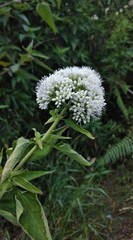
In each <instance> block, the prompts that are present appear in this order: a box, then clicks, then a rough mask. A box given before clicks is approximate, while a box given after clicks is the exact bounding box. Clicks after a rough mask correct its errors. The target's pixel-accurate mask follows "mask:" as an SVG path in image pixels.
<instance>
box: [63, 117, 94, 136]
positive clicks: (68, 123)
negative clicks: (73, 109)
mask: <svg viewBox="0 0 133 240" xmlns="http://www.w3.org/2000/svg"><path fill="white" fill-rule="evenodd" d="M64 121H65V123H66V124H67V125H68V126H69V127H71V128H73V129H74V130H76V131H77V132H80V133H82V134H84V135H86V136H87V137H88V138H91V139H94V137H93V136H92V134H91V133H90V132H88V131H87V130H86V129H84V128H82V127H81V126H79V125H78V124H76V123H75V122H74V121H73V120H71V119H65V120H64Z"/></svg>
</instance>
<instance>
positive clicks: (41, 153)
mask: <svg viewBox="0 0 133 240" xmlns="http://www.w3.org/2000/svg"><path fill="white" fill-rule="evenodd" d="M52 148H53V145H52V144H49V143H46V142H45V143H44V144H43V149H40V148H39V149H37V150H36V151H35V152H34V153H33V154H32V156H31V157H30V158H29V161H36V160H40V159H42V158H44V157H46V156H47V155H48V154H49V153H50V152H51V150H52Z"/></svg>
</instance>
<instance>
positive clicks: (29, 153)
mask: <svg viewBox="0 0 133 240" xmlns="http://www.w3.org/2000/svg"><path fill="white" fill-rule="evenodd" d="M68 107H69V104H68V105H67V106H66V107H65V108H64V109H63V110H62V111H61V113H60V114H59V116H58V117H57V118H56V120H55V121H54V122H53V124H52V125H51V127H50V128H49V129H48V131H47V132H46V133H45V134H44V136H43V137H42V139H41V141H42V143H43V142H45V141H46V139H47V138H48V137H49V135H50V134H51V133H52V131H53V130H54V128H55V127H56V126H57V124H58V122H59V121H60V120H61V119H62V117H63V115H64V114H65V112H66V111H67V109H68ZM37 148H38V146H37V145H35V146H34V147H33V148H32V149H31V150H30V151H29V152H28V153H27V154H26V156H25V157H24V158H23V159H22V160H21V162H20V163H19V164H18V165H17V166H16V167H15V168H14V170H15V171H17V170H19V169H20V168H21V167H22V166H23V165H24V164H25V163H26V162H27V160H28V159H29V158H30V157H31V156H32V154H33V153H34V152H35V151H36V150H37Z"/></svg>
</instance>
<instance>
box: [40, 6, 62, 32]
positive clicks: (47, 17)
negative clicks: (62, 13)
mask: <svg viewBox="0 0 133 240" xmlns="http://www.w3.org/2000/svg"><path fill="white" fill-rule="evenodd" d="M36 11H37V13H38V14H39V16H40V17H41V18H42V19H43V20H44V21H45V22H46V23H47V24H48V25H49V27H50V28H51V29H52V30H53V31H54V32H55V33H56V32H57V28H56V26H55V23H54V19H53V15H52V12H51V9H50V7H49V4H48V3H38V4H37V8H36Z"/></svg>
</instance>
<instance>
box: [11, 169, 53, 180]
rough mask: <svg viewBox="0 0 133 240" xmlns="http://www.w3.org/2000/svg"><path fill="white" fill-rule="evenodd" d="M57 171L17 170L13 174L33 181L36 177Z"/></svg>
mask: <svg viewBox="0 0 133 240" xmlns="http://www.w3.org/2000/svg"><path fill="white" fill-rule="evenodd" d="M53 172H55V171H54V170H53V171H27V172H22V171H17V172H12V174H11V176H13V177H14V176H18V175H19V176H21V177H22V178H24V179H25V180H27V181H31V180H34V179H36V178H39V177H42V176H44V175H47V174H51V173H53Z"/></svg>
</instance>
